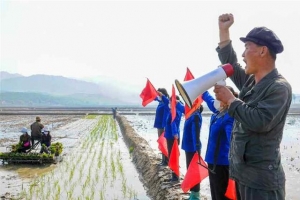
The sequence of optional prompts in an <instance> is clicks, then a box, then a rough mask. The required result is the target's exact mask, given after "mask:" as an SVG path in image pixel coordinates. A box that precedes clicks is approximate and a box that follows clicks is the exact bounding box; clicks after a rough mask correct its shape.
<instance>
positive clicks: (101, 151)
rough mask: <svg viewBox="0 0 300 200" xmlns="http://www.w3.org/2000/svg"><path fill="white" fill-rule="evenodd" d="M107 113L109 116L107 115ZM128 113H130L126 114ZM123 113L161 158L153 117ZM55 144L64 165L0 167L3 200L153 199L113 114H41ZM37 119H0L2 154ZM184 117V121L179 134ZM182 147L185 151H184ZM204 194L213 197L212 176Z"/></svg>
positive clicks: (294, 136) (291, 177)
mask: <svg viewBox="0 0 300 200" xmlns="http://www.w3.org/2000/svg"><path fill="white" fill-rule="evenodd" d="M107 113H109V112H107ZM126 113H127V114H126ZM126 113H123V114H124V116H125V117H126V118H127V120H128V121H129V123H130V124H131V126H132V127H133V128H134V129H135V130H136V133H138V134H139V135H140V136H141V137H143V138H144V139H145V140H146V141H147V142H148V144H149V145H150V147H151V148H152V149H153V150H154V152H155V153H156V154H157V156H158V157H159V154H160V152H159V151H158V148H157V141H156V140H157V132H156V129H154V128H153V123H154V115H152V114H144V113H142V112H139V111H134V110H130V112H128V111H126ZM41 117H42V123H43V124H44V125H47V126H49V127H50V129H51V134H52V136H53V140H55V141H59V142H62V143H63V145H64V151H63V161H62V162H60V163H58V164H56V165H55V164H51V165H7V164H4V165H3V164H2V163H0V188H1V189H0V197H2V198H3V199H11V198H19V199H109V200H110V199H150V198H149V197H148V196H147V191H146V188H144V186H143V184H142V183H141V181H140V180H139V174H138V172H137V170H136V168H135V166H134V164H133V163H132V160H131V157H130V152H129V149H128V147H127V146H126V145H125V143H124V141H123V139H122V136H121V133H120V130H119V127H118V125H117V124H116V121H115V120H113V119H112V116H111V115H98V116H92V117H85V116H82V115H58V114H57V115H42V116H41ZM34 119H35V115H0V152H5V151H6V147H7V146H9V145H10V144H12V143H16V142H17V141H18V139H19V136H20V133H19V132H18V131H19V130H20V128H22V127H23V126H25V127H27V128H29V126H30V124H31V123H32V122H33V120H34ZM209 119H210V115H203V125H202V130H201V141H202V153H201V154H202V157H204V156H205V152H206V144H207V139H208V126H209ZM183 124H184V118H182V121H181V133H182V128H183ZM299 133H300V118H299V115H289V116H288V118H287V121H286V126H285V130H284V135H283V140H282V144H281V154H282V163H283V167H284V170H285V173H286V199H287V200H296V199H299V195H298V194H299V192H300V191H299V190H300V189H299V188H298V187H299V185H300V181H299V180H300V158H299V152H300V141H299ZM180 149H181V148H180ZM180 173H181V174H183V175H184V174H185V173H186V166H185V154H184V152H183V151H182V150H181V152H180ZM201 195H202V196H204V197H206V199H210V191H209V182H208V178H206V179H205V180H203V182H202V183H201Z"/></svg>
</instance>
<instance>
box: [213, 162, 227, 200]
mask: <svg viewBox="0 0 300 200" xmlns="http://www.w3.org/2000/svg"><path fill="white" fill-rule="evenodd" d="M213 166H214V165H212V164H208V168H209V169H213ZM208 172H209V173H208V174H209V184H210V193H211V199H212V200H229V199H228V198H227V197H225V193H226V190H227V186H228V179H229V166H228V165H216V169H215V174H213V173H212V172H210V171H208Z"/></svg>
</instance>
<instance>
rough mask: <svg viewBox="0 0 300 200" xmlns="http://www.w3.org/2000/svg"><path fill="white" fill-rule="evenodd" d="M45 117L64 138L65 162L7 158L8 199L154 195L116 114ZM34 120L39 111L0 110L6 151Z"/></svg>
mask: <svg viewBox="0 0 300 200" xmlns="http://www.w3.org/2000/svg"><path fill="white" fill-rule="evenodd" d="M41 118H42V123H43V124H44V125H46V126H48V127H49V128H50V130H51V134H52V136H53V140H54V141H59V142H61V143H63V145H64V151H63V156H62V157H63V161H62V162H60V163H57V164H51V165H8V164H3V163H1V164H0V188H1V191H0V197H1V198H2V199H11V198H19V197H20V199H41V198H42V199H145V200H146V199H149V197H147V195H146V190H145V188H144V187H143V184H142V183H141V182H140V180H139V175H138V172H137V171H136V168H135V166H134V165H133V163H132V162H131V156H130V152H129V150H128V148H127V147H126V146H125V143H124V142H123V140H122V136H121V134H120V131H119V129H118V126H117V123H116V121H115V120H113V119H112V116H110V115H98V116H93V117H90V116H88V117H84V116H82V115H42V116H41ZM34 119H35V116H34V115H21V116H20V115H0V127H1V129H0V152H5V151H6V150H7V149H6V147H8V146H10V145H11V144H13V143H16V142H17V141H18V139H19V136H20V132H19V130H20V129H21V128H22V127H27V128H29V126H30V124H31V123H32V122H33V121H34ZM37 151H39V150H37ZM125 169H126V170H125Z"/></svg>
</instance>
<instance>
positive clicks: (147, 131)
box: [126, 114, 300, 200]
mask: <svg viewBox="0 0 300 200" xmlns="http://www.w3.org/2000/svg"><path fill="white" fill-rule="evenodd" d="M126 118H127V120H128V121H129V122H130V124H131V125H132V126H133V127H134V129H135V130H136V132H137V133H138V134H139V135H140V136H142V137H143V138H145V139H146V140H147V142H148V143H149V145H150V146H151V147H152V148H153V149H154V150H155V152H156V153H157V154H159V153H160V152H159V150H158V143H157V131H156V129H155V128H153V124H154V116H153V115H138V114H137V115H130V116H129V115H128V116H126ZM202 119H203V122H202V128H201V136H200V138H201V142H202V150H201V155H202V157H203V158H204V157H205V152H206V146H207V140H208V130H209V121H210V115H209V114H204V115H203V116H202ZM183 125H184V118H182V121H181V124H180V129H181V134H182V131H183ZM181 138H182V137H181ZM281 155H282V157H281V162H282V165H283V168H284V171H285V175H286V200H298V199H300V198H299V196H300V195H299V194H300V188H299V186H300V115H288V117H287V120H286V125H285V129H284V133H283V138H282V142H281ZM180 173H181V174H183V175H184V174H185V173H186V164H185V153H184V151H183V150H182V149H181V146H180ZM262 178H263V177H262ZM200 187H201V191H200V193H201V194H202V195H203V196H205V197H206V198H207V199H211V197H210V189H209V180H208V178H206V179H204V180H203V181H202V183H201V186H200Z"/></svg>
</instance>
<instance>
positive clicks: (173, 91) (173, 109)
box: [171, 84, 176, 123]
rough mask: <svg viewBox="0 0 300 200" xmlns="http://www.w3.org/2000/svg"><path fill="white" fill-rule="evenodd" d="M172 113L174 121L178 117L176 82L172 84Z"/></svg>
mask: <svg viewBox="0 0 300 200" xmlns="http://www.w3.org/2000/svg"><path fill="white" fill-rule="evenodd" d="M171 114H172V121H171V123H172V122H173V121H174V119H175V117H176V94H175V88H174V84H172V98H171Z"/></svg>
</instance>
